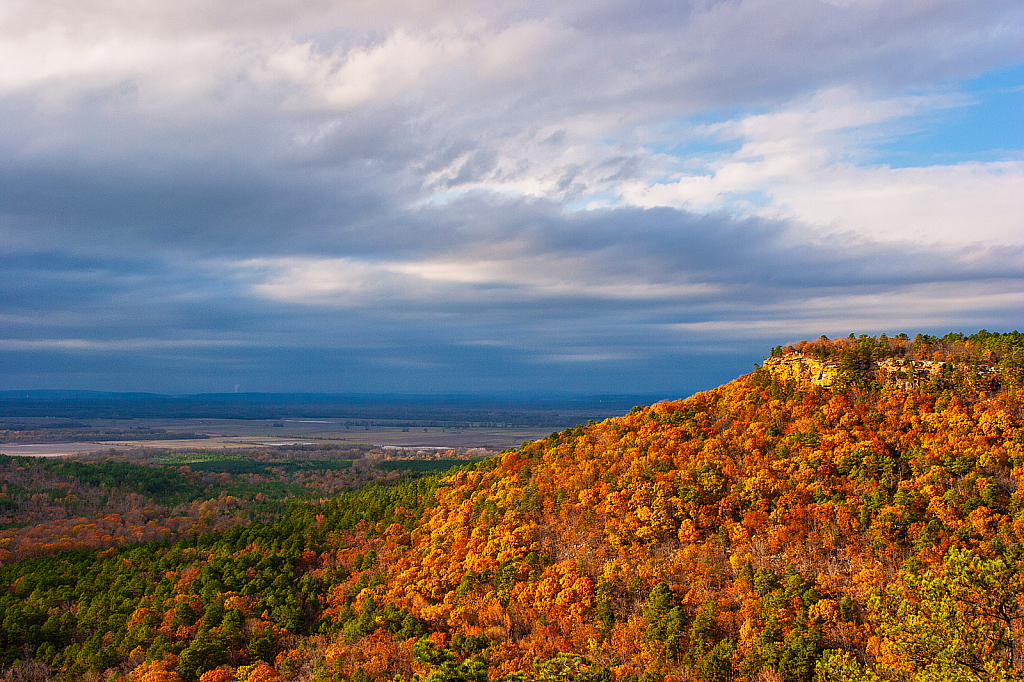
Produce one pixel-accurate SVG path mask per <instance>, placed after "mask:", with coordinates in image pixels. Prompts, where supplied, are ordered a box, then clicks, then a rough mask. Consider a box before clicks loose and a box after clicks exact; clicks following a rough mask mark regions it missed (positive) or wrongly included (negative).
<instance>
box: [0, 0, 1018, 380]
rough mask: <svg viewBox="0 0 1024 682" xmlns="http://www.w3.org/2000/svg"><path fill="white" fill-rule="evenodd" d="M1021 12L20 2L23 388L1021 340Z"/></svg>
mask: <svg viewBox="0 0 1024 682" xmlns="http://www.w3.org/2000/svg"><path fill="white" fill-rule="evenodd" d="M1022 124H1024V4H1022V3H1021V2H1020V0H985V2H977V1H976V0H728V1H716V0H641V1H639V2H638V1H636V0H633V1H632V2H626V1H625V0H590V1H588V2H577V1H574V2H563V1H562V0H545V1H544V2H536V1H534V0H507V1H505V2H500V3H494V2H486V3H485V2H480V1H479V0H446V1H444V2H438V1H431V0H416V1H411V0H374V1H373V2H370V1H369V0H348V1H346V0H250V1H248V2H237V0H231V1H228V0H146V2H134V1H133V2H127V1H125V0H45V1H43V2H40V1H39V0H2V2H0V302H2V303H0V388H2V389H31V388H76V389H96V390H140V391H155V392H165V393H193V392H221V391H234V390H241V391H321V392H416V393H431V392H442V393H450V392H459V393H463V392H487V393H503V392H514V393H515V392H518V393H542V392H579V393H626V392H645V393H648V392H661V393H665V394H666V395H685V394H688V393H690V392H692V391H694V390H698V389H702V388H708V387H711V386H713V385H716V384H717V383H720V382H722V381H726V380H728V379H729V378H731V377H733V376H735V375H736V374H737V373H740V372H745V371H748V370H749V369H750V366H751V363H752V362H754V361H758V360H760V358H761V356H762V355H764V354H766V353H767V350H768V348H770V347H771V346H773V345H775V344H776V343H780V342H786V341H793V340H798V339H800V338H814V337H817V336H819V335H820V334H826V335H829V336H836V335H846V334H847V333H849V332H851V331H852V332H857V333H861V332H867V333H877V332H882V331H885V332H887V333H890V334H891V333H895V332H899V331H906V332H908V333H911V334H913V333H915V332H919V331H922V332H930V333H943V332H945V331H950V330H956V331H965V332H970V331H976V330H977V329H980V328H987V329H989V330H998V331H1009V330H1012V329H1015V328H1022V327H1024V125H1022Z"/></svg>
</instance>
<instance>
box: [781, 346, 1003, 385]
mask: <svg viewBox="0 0 1024 682" xmlns="http://www.w3.org/2000/svg"><path fill="white" fill-rule="evenodd" d="M764 368H765V369H767V370H768V371H769V372H771V373H772V375H773V376H776V377H778V378H780V379H782V380H783V381H789V380H793V381H796V382H804V383H810V384H811V385H813V386H821V387H823V388H831V387H832V386H834V385H835V384H836V382H837V381H838V380H839V378H840V376H841V371H842V370H841V368H840V366H839V362H838V361H835V360H818V359H817V358H813V357H810V356H807V355H804V354H802V353H787V354H785V355H783V356H781V357H774V358H768V359H767V360H765V361H764ZM857 369H858V370H859V371H860V374H861V376H863V377H864V378H865V379H868V380H875V381H879V382H880V383H883V384H893V385H896V386H898V387H899V388H901V389H910V388H914V387H918V386H923V385H925V384H928V383H930V382H933V381H935V380H936V379H938V378H941V377H942V376H943V374H944V373H945V372H950V371H956V372H961V373H969V374H971V375H973V376H974V377H976V378H978V379H981V380H990V379H992V378H993V377H995V376H996V374H997V373H998V370H997V368H995V367H992V366H991V365H967V364H966V363H957V364H955V365H953V364H951V363H946V362H939V361H935V360H908V359H906V358H884V359H882V360H878V361H877V362H867V363H864V364H863V366H859V367H857Z"/></svg>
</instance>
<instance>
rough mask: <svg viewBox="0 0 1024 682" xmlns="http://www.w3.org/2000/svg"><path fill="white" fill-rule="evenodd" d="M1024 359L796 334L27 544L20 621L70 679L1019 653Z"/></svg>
mask: <svg viewBox="0 0 1024 682" xmlns="http://www.w3.org/2000/svg"><path fill="white" fill-rule="evenodd" d="M809 360H813V361H814V362H815V363H818V365H820V367H819V369H821V370H822V371H821V372H820V373H819V374H817V375H814V374H813V373H811V375H807V376H805V373H804V372H803V370H802V369H800V367H801V366H802V364H801V363H805V364H807V365H808V366H811V365H810V363H809ZM926 362H927V363H938V364H937V365H934V366H932V365H924V364H916V363H926ZM890 367H900V368H902V370H906V371H905V372H903V371H902V370H901V372H900V373H897V372H896V371H894V370H892V369H890ZM933 367H936V368H937V369H936V370H935V371H932V368H933ZM794 368H796V371H794ZM825 369H828V371H829V372H832V370H834V373H833V374H828V372H825ZM1022 369H1024V339H1022V336H1021V335H1020V334H1017V333H1016V332H1014V333H1012V334H990V333H988V332H981V333H979V334H975V335H971V336H963V335H947V336H946V337H942V338H935V337H926V336H918V337H916V338H914V339H913V340H912V339H910V338H907V337H902V336H901V337H896V338H892V339H890V338H885V337H867V336H860V337H850V338H846V339H840V340H835V341H832V340H828V339H824V338H821V339H818V340H816V341H814V342H809V343H808V342H804V343H801V344H797V345H794V346H792V347H789V348H782V347H777V348H776V349H775V350H773V351H772V353H771V357H770V358H768V359H767V360H766V361H765V363H764V364H763V365H762V366H760V367H758V368H757V369H756V370H755V371H754V372H753V373H752V374H748V375H746V376H742V377H739V378H737V379H736V380H734V381H732V382H730V383H729V384H726V385H724V386H721V387H719V388H717V389H714V390H712V391H707V392H704V393H700V394H697V395H695V396H692V397H690V398H687V399H685V400H681V401H676V402H662V403H656V404H654V405H650V406H646V407H636V408H634V409H633V410H631V411H630V412H629V414H626V415H624V416H621V417H615V418H610V419H607V420H604V421H602V422H600V423H593V424H589V425H580V426H577V427H575V428H572V429H568V430H564V431H561V432H559V433H556V434H552V436H551V437H550V438H547V439H544V440H540V441H536V442H534V443H529V444H524V445H523V446H522V447H521V448H518V449H515V450H511V451H508V452H506V453H504V454H503V455H502V456H500V457H498V458H492V459H489V460H485V461H483V462H481V463H479V464H476V465H469V466H466V467H462V468H460V469H457V470H455V471H454V473H451V474H448V475H446V476H444V477H440V478H424V479H420V480H418V481H416V482H413V483H409V484H406V485H401V486H397V487H388V488H371V489H366V490H364V491H362V492H359V493H354V494H352V495H347V496H342V497H340V498H338V499H336V500H332V501H330V502H327V503H325V504H322V505H319V506H313V507H309V506H303V507H294V508H293V509H292V510H291V511H290V512H289V513H288V514H286V515H285V516H284V517H282V518H281V519H279V520H278V521H277V522H276V523H275V524H273V525H270V526H259V525H253V526H249V527H247V528H244V529H243V528H236V529H233V530H230V531H227V532H225V533H222V534H216V535H210V536H202V537H200V538H198V539H196V540H192V541H182V542H179V543H177V544H175V545H146V546H140V547H138V548H134V549H133V548H125V549H124V550H122V552H121V554H120V555H119V556H112V555H111V554H112V552H113V550H111V551H108V552H106V553H103V554H100V555H97V554H88V555H85V554H83V555H76V556H70V555H69V556H66V557H64V558H62V559H61V560H60V561H58V560H56V559H47V560H37V561H36V562H28V563H26V562H19V563H14V564H10V565H9V566H6V567H4V568H3V569H0V581H3V583H4V584H6V589H7V592H6V595H4V593H3V591H2V590H0V609H7V611H5V612H7V613H12V614H13V613H15V611H14V609H17V613H18V614H24V615H17V616H11V617H9V618H8V619H5V621H4V625H3V627H4V631H3V633H2V637H3V639H2V640H0V641H2V642H3V645H4V647H6V652H7V653H6V657H7V658H6V662H7V663H10V661H13V660H14V658H17V657H23V656H26V655H28V654H26V653H25V652H34V653H32V654H31V656H32V657H34V658H35V659H36V660H38V661H39V662H40V663H39V665H45V666H47V668H46V669H47V670H50V669H51V668H52V669H53V670H54V671H57V672H58V673H59V674H61V675H63V676H65V677H66V678H68V679H82V676H83V675H85V674H86V673H88V672H89V671H96V673H97V674H99V673H100V672H102V671H108V672H106V673H103V674H105V675H108V674H109V675H110V676H114V675H116V674H118V671H121V672H122V674H128V673H129V672H130V674H131V675H132V678H133V679H163V680H173V679H180V680H186V681H192V680H202V681H203V682H211V681H213V680H225V681H226V680H229V679H237V680H242V679H245V680H255V679H261V680H263V679H276V678H278V677H281V678H283V679H288V680H291V679H297V680H360V681H362V680H369V679H374V680H392V679H394V678H395V677H396V676H398V677H399V678H402V679H414V678H416V676H419V679H427V680H434V681H440V680H485V679H492V680H497V679H503V680H507V681H511V680H526V679H536V680H581V681H582V680H595V681H596V680H609V681H610V680H633V681H639V680H706V681H708V682H710V681H716V682H718V681H722V682H724V681H726V680H749V681H751V682H754V681H755V680H756V681H759V682H769V681H775V680H793V681H804V682H809V681H810V680H817V681H821V682H824V681H826V680H879V679H882V680H919V681H922V682H923V681H924V680H982V679H984V680H1011V679H1021V678H1022V677H1024V639H1022V636H1024V492H1021V491H1020V490H1019V483H1020V475H1021V472H1022V471H1024V431H1022V420H1024V393H1022V388H1024V383H1022V380H1021V379H1022V374H1021V371H1022ZM919 372H920V373H919ZM826 374H828V377H827V378H824V379H823V377H825V376H826ZM61 562H63V563H61ZM5 600H6V601H5ZM19 619H20V620H19ZM20 622H23V623H24V624H25V625H24V626H19V625H17V623H20ZM33 627H35V629H33ZM260 661H262V663H261V662H260ZM247 666H248V667H247ZM109 678H110V677H107V678H106V679H109Z"/></svg>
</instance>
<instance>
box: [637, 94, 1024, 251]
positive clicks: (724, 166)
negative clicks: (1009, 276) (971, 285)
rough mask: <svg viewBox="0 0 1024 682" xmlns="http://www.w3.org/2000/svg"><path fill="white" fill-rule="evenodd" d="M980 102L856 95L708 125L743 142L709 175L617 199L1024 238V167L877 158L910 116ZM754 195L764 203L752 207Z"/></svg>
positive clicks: (685, 176)
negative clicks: (894, 162) (895, 163)
mask: <svg viewBox="0 0 1024 682" xmlns="http://www.w3.org/2000/svg"><path fill="white" fill-rule="evenodd" d="M969 104H970V102H969V101H968V100H965V99H964V98H963V97H957V96H920V95H916V96H907V97H899V98H890V99H872V98H870V97H864V96H861V95H860V94H859V93H857V92H856V91H853V90H850V89H844V90H835V89H833V90H829V91H824V92H820V93H817V94H816V95H815V96H814V97H812V98H810V99H809V100H798V101H796V102H793V103H791V104H790V105H788V106H787V107H786V108H783V109H782V110H781V111H778V112H773V113H767V114H754V115H750V116H745V117H741V118H738V119H736V120H732V121H727V122H724V123H719V124H714V125H704V126H698V127H696V128H694V130H693V132H694V133H695V134H703V135H706V136H707V137H709V138H713V139H716V140H726V141H728V140H738V141H740V142H741V146H740V147H739V149H737V150H736V151H730V152H724V153H720V154H717V155H711V156H710V158H703V159H701V165H700V166H699V167H698V171H699V172H697V173H693V172H686V173H679V174H676V175H675V176H674V177H672V178H671V179H670V180H669V181H667V182H650V181H644V180H642V179H636V180H632V181H628V182H624V183H621V184H620V185H619V186H618V187H617V192H618V194H619V196H620V197H621V199H622V200H623V201H624V202H626V203H628V204H632V205H637V206H645V207H651V206H674V207H678V208H685V209H689V210H696V211H712V210H721V209H731V210H735V211H739V212H741V213H748V214H756V215H762V216H769V217H774V218H783V219H790V218H792V219H796V220H798V221H801V222H803V223H806V224H808V225H810V226H813V227H816V228H818V229H819V230H824V231H837V230H838V231H851V232H855V233H857V234H859V235H862V236H864V237H869V238H872V239H883V240H909V241H916V242H932V241H941V242H948V243H970V242H978V241H990V242H1000V243H1021V242H1024V163H1022V162H1021V161H1019V160H1014V159H1009V160H1005V161H998V162H988V163H976V162H975V163H959V164H950V165H933V166H926V167H908V168H892V167H890V166H888V165H884V164H877V163H873V158H872V157H874V156H876V155H877V152H876V151H875V148H876V145H877V144H879V143H881V142H889V141H891V139H892V137H893V135H894V134H895V133H894V132H893V129H894V128H896V127H898V126H899V125H900V124H901V123H902V122H903V120H904V119H907V118H908V117H913V116H916V115H920V114H923V113H929V112H931V111H934V110H935V109H938V108H948V107H953V106H964V105H969ZM678 162H679V163H683V162H685V159H679V160H678ZM749 195H755V197H760V198H762V199H763V200H764V203H760V202H757V201H755V202H754V203H753V204H751V203H749V201H747V197H748V196H749Z"/></svg>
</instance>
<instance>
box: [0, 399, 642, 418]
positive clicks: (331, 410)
mask: <svg viewBox="0 0 1024 682" xmlns="http://www.w3.org/2000/svg"><path fill="white" fill-rule="evenodd" d="M652 399H653V400H656V399H658V396H650V395H581V396H572V395H565V396H527V397H517V398H510V397H507V396H487V395H483V396H476V395H466V396H460V395H452V396H434V395H386V394H382V395H341V394H337V395H336V394H314V393H206V394H195V395H160V394H155V393H105V392H99V391H0V419H11V418H18V417H22V418H24V417H34V418H40V417H53V418H59V419H137V418H146V419H154V418H156V419H173V418H177V419H281V418H295V417H315V418H336V419H378V420H391V421H395V420H398V421H406V422H431V423H436V424H437V425H452V426H456V425H459V424H471V423H475V424H479V423H488V424H494V423H501V424H510V425H516V426H534V427H566V426H572V425H574V424H577V423H579V422H580V421H587V420H588V419H604V418H605V417H608V416H610V415H618V414H622V413H623V412H625V411H627V410H629V408H630V407H632V406H633V405H636V404H637V403H638V402H644V401H649V400H652Z"/></svg>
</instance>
